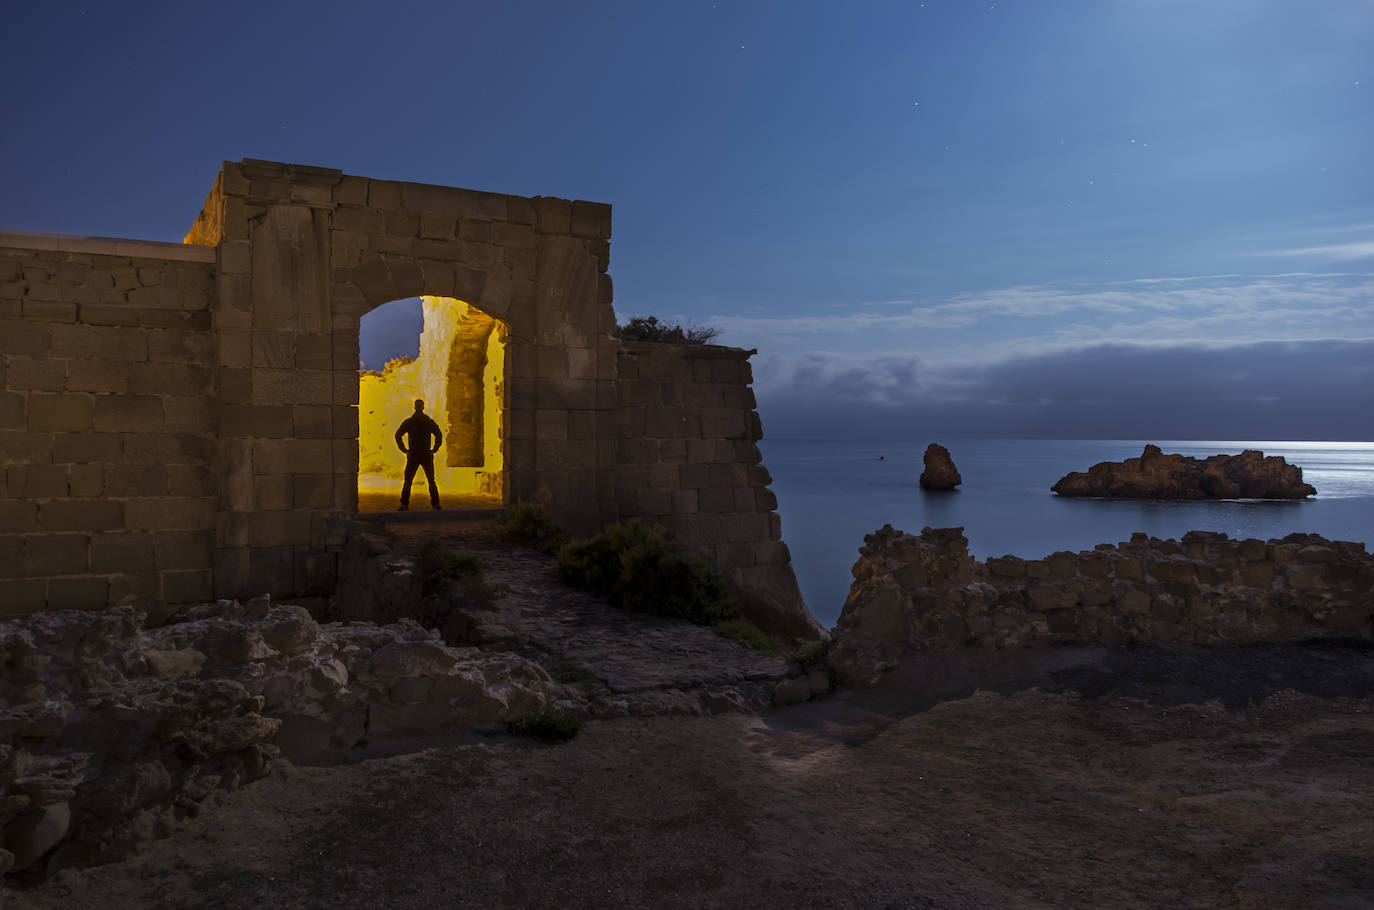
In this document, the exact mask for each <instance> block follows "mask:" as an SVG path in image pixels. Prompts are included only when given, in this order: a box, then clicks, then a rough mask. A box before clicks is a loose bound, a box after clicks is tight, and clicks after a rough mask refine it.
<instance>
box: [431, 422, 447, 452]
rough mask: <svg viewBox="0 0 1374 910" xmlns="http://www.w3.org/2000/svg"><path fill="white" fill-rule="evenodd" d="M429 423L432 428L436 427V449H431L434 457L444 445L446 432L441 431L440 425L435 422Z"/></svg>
mask: <svg viewBox="0 0 1374 910" xmlns="http://www.w3.org/2000/svg"><path fill="white" fill-rule="evenodd" d="M429 423H430V426H432V427H434V448H432V449H430V454H431V455H433V454H434V453H435V452H437V451H439V447H440V446H441V445H443V444H444V431H443V430H441V429H439V424H438V423H436V422H435V421H433V420H431V421H430V422H429Z"/></svg>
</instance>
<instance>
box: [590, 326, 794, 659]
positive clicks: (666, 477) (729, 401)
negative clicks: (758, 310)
mask: <svg viewBox="0 0 1374 910" xmlns="http://www.w3.org/2000/svg"><path fill="white" fill-rule="evenodd" d="M752 353H753V352H752V351H743V350H740V349H738V348H725V347H718V346H715V345H691V344H662V343H656V342H643V341H637V342H624V343H623V344H622V347H621V351H620V356H619V358H618V361H617V368H616V376H617V382H616V401H617V404H618V409H617V411H616V423H617V427H618V430H619V437H620V438H619V441H618V443H617V457H616V463H617V467H616V473H615V501H616V503H617V505H618V507H619V513H620V516H621V517H622V518H640V519H644V520H646V521H649V522H653V523H655V524H660V525H663V526H664V527H666V528H668V530H669V531H670V532H672V534H673V538H674V540H675V541H676V542H677V543H678V544H680V545H682V546H685V547H687V548H689V549H692V550H695V551H696V552H697V553H699V554H701V555H702V556H703V557H705V558H706V559H708V560H710V561H711V562H713V563H714V564H715V565H716V566H718V567H719V568H720V569H721V570H722V571H723V572H724V573H725V576H726V579H727V580H728V581H729V582H730V583H731V585H732V587H733V588H734V591H735V594H736V596H737V598H738V599H739V601H740V608H741V611H742V612H743V613H744V614H745V616H747V617H748V618H749V619H751V620H753V621H754V622H755V623H757V624H758V625H759V626H761V627H762V628H764V629H765V630H767V631H769V632H772V633H775V634H778V635H782V636H784V637H804V638H814V637H816V635H817V634H818V632H819V626H818V625H817V624H816V621H815V620H814V619H813V618H812V617H811V614H810V612H809V611H808V610H807V609H806V606H805V604H804V603H803V601H802V597H801V592H800V590H799V589H798V587H797V580H796V576H795V575H794V574H793V571H792V561H791V556H790V555H789V553H788V550H787V544H785V543H784V542H783V540H782V522H781V520H780V519H779V517H778V514H777V512H776V511H775V510H776V509H777V505H778V500H777V497H776V496H775V495H774V494H773V492H772V491H771V490H769V489H768V484H769V483H771V482H772V478H771V477H770V475H769V473H768V469H767V468H765V467H764V466H763V464H762V461H763V458H762V456H761V455H760V454H759V448H758V444H757V440H759V439H760V438H761V437H762V436H763V429H762V424H761V422H760V420H759V415H758V414H757V413H756V412H755V410H754V407H755V401H754V392H753V390H752V389H751V388H750V383H751V382H752V381H753V373H752V371H751V369H750V366H749V356H750V355H751V354H752Z"/></svg>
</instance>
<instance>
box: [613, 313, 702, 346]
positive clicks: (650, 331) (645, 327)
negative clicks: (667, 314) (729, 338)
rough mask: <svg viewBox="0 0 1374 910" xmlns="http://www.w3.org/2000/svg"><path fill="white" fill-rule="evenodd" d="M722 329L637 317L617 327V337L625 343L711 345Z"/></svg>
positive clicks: (652, 317) (651, 317)
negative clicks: (670, 323) (673, 323)
mask: <svg viewBox="0 0 1374 910" xmlns="http://www.w3.org/2000/svg"><path fill="white" fill-rule="evenodd" d="M719 334H720V329H718V328H715V327H714V326H709V325H691V324H688V325H686V326H681V325H669V324H668V323H666V322H659V321H658V317H657V316H650V317H648V318H643V317H639V316H636V317H635V318H634V319H631V320H630V321H629V322H627V323H626V324H625V325H617V326H616V327H615V335H616V337H617V338H620V339H622V340H624V341H661V342H666V343H668V344H709V343H710V342H711V341H712V340H713V339H714V338H715V337H716V336H717V335H719Z"/></svg>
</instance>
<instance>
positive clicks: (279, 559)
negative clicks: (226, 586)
mask: <svg viewBox="0 0 1374 910" xmlns="http://www.w3.org/2000/svg"><path fill="white" fill-rule="evenodd" d="M294 581H295V575H294V570H293V567H292V553H291V548H290V547H253V548H251V549H250V550H249V556H248V584H249V585H250V588H251V590H254V591H259V592H262V591H290V590H291V588H292V586H293V584H294Z"/></svg>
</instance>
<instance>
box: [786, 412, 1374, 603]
mask: <svg viewBox="0 0 1374 910" xmlns="http://www.w3.org/2000/svg"><path fill="white" fill-rule="evenodd" d="M1153 442H1154V443H1155V444H1156V445H1158V446H1160V448H1162V449H1163V450H1164V451H1165V452H1166V453H1172V452H1178V453H1180V454H1182V455H1191V456H1193V457H1196V458H1205V457H1207V456H1208V455H1217V454H1228V455H1235V454H1239V453H1240V452H1241V451H1243V450H1245V449H1259V450H1260V451H1262V452H1264V454H1265V455H1282V456H1283V457H1284V458H1286V459H1287V460H1288V462H1289V464H1295V465H1297V466H1298V467H1300V468H1302V471H1303V479H1304V480H1305V481H1307V482H1308V483H1310V484H1312V485H1313V486H1315V487H1316V488H1317V495H1316V496H1312V497H1309V498H1308V499H1306V500H1302V501H1289V500H1284V501H1275V500H1214V501H1202V502H1196V501H1191V502H1159V501H1144V500H1102V499H1077V498H1065V497H1061V496H1057V495H1055V494H1054V493H1051V492H1050V487H1051V486H1053V485H1054V483H1055V481H1057V480H1059V478H1060V477H1062V476H1064V475H1065V474H1067V473H1068V472H1070V471H1086V470H1087V469H1088V468H1089V467H1091V466H1092V465H1094V464H1097V463H1098V462H1102V461H1121V460H1122V459H1125V458H1134V457H1138V456H1139V455H1140V453H1141V451H1142V450H1143V449H1144V447H1145V445H1146V442H1145V441H1130V440H1101V439H1096V440H1093V439H1075V440H1043V439H966V440H960V439H942V440H940V443H941V444H942V445H944V446H945V447H946V448H948V449H949V451H950V455H951V457H952V458H953V459H954V464H955V466H956V467H957V468H958V469H959V473H960V474H961V475H962V476H963V483H962V484H961V485H960V487H959V488H958V489H957V490H955V491H953V492H948V493H935V492H926V491H923V490H922V489H921V488H920V486H919V485H918V483H917V478H918V477H920V474H921V470H922V455H923V454H924V452H925V447H926V445H927V442H882V441H872V440H815V439H765V440H763V441H762V442H761V443H760V444H759V447H760V449H761V450H762V452H763V462H764V465H765V466H767V468H768V470H769V472H770V473H771V474H772V475H773V484H772V489H773V491H774V492H775V493H776V494H777V497H778V512H779V514H780V515H781V516H782V534H783V539H784V540H785V541H786V542H787V544H788V547H789V549H790V550H791V553H792V565H793V567H794V568H795V569H796V572H797V581H798V582H799V583H800V585H801V590H802V595H803V597H805V599H806V603H807V605H808V606H809V607H810V608H811V612H812V613H813V614H814V615H815V617H816V619H817V620H819V621H820V623H821V624H822V625H823V626H825V627H827V628H830V627H832V626H833V625H834V624H835V622H836V620H837V619H838V618H839V615H840V609H841V607H843V606H844V601H845V598H846V597H847V596H848V594H849V586H850V583H851V582H852V581H853V576H852V574H851V570H852V568H853V565H854V562H855V560H856V559H857V558H858V554H859V547H860V546H862V545H863V539H864V535H865V534H870V533H872V532H873V531H874V530H876V529H878V528H881V527H882V526H883V525H885V524H890V525H892V526H893V527H895V528H899V529H901V530H903V531H909V532H911V533H913V534H916V533H920V531H921V529H922V528H924V527H936V528H950V527H961V528H963V529H964V534H965V536H967V537H968V540H969V550H970V552H972V553H973V555H974V556H975V557H976V558H978V559H986V558H987V557H989V556H1002V555H1005V554H1011V555H1014V556H1020V557H1022V558H1027V559H1038V558H1040V557H1042V556H1046V555H1048V554H1050V553H1054V552H1057V551H1060V550H1075V551H1076V550H1090V549H1092V548H1093V547H1094V546H1095V545H1097V544H1099V543H1120V542H1122V541H1125V540H1129V539H1130V536H1131V534H1132V533H1133V532H1135V531H1144V532H1145V533H1146V534H1149V535H1151V536H1152V537H1161V538H1167V537H1173V538H1178V537H1180V536H1182V535H1183V534H1184V533H1185V532H1187V531H1192V530H1199V531H1222V532H1225V533H1226V534H1229V535H1230V536H1232V537H1235V538H1245V537H1257V538H1260V539H1264V540H1268V539H1270V538H1274V537H1283V536H1284V535H1285V534H1292V533H1294V532H1304V533H1315V534H1321V535H1322V536H1324V537H1327V538H1330V539H1333V540H1351V541H1357V542H1360V543H1363V544H1365V545H1366V547H1370V546H1371V545H1374V442H1281V441H1234V440H1225V441H1222V440H1176V441H1169V440H1153Z"/></svg>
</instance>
